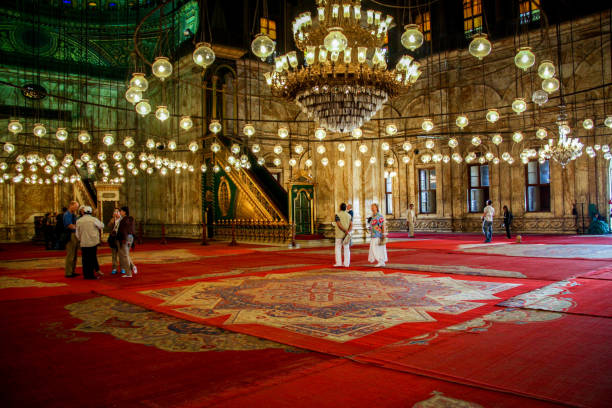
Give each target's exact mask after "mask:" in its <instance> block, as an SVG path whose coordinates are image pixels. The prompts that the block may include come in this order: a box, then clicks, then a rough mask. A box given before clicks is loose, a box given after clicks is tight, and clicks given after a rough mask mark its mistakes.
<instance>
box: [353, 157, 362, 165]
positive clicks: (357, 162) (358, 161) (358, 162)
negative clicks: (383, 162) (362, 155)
mask: <svg viewBox="0 0 612 408" xmlns="http://www.w3.org/2000/svg"><path fill="white" fill-rule="evenodd" d="M353 165H354V166H355V167H361V160H359V159H355V161H354V162H353Z"/></svg>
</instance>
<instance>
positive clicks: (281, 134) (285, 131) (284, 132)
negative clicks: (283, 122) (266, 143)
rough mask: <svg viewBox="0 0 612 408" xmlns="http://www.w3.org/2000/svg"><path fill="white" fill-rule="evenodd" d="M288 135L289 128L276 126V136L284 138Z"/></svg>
mask: <svg viewBox="0 0 612 408" xmlns="http://www.w3.org/2000/svg"><path fill="white" fill-rule="evenodd" d="M288 136H289V129H287V128H286V127H285V126H281V127H279V128H278V137H280V138H281V139H285V138H286V137H288Z"/></svg>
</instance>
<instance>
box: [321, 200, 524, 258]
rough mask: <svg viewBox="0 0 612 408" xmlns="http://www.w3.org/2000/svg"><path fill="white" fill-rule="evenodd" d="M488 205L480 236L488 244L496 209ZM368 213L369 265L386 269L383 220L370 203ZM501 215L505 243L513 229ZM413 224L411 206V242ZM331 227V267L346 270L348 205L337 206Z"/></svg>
mask: <svg viewBox="0 0 612 408" xmlns="http://www.w3.org/2000/svg"><path fill="white" fill-rule="evenodd" d="M491 204H492V201H491V200H487V203H486V206H485V208H484V210H483V215H482V232H483V234H484V236H485V242H491V239H492V238H493V217H494V216H495V209H494V208H493V206H492V205H491ZM371 210H372V216H371V217H368V220H367V226H368V227H367V228H368V230H369V231H370V234H371V240H370V251H369V254H368V262H370V263H374V262H376V265H375V266H376V267H381V266H385V262H387V260H388V258H387V245H386V241H387V236H388V231H387V226H386V224H385V218H384V217H383V216H382V214H381V213H380V211H379V209H378V204H376V203H373V204H372V206H371ZM503 211H504V212H503V216H504V223H503V225H502V226H503V227H504V228H505V229H506V236H507V237H508V239H510V238H511V234H510V226H511V225H512V220H513V216H512V213H511V212H510V210H509V209H508V206H505V205H504V207H503ZM415 224H416V213H415V210H414V204H412V203H410V205H409V206H408V213H407V216H406V227H407V229H408V237H409V238H414V227H415ZM332 225H333V226H334V229H335V231H334V237H335V239H336V245H335V256H336V263H335V264H334V267H343V266H344V267H349V266H350V264H351V249H350V246H351V238H352V230H353V209H352V206H351V205H350V204H345V203H342V204H340V211H339V212H338V213H337V214H336V215H335V218H334V222H333V223H332ZM343 260H344V261H343Z"/></svg>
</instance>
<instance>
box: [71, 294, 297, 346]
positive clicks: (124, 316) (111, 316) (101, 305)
mask: <svg viewBox="0 0 612 408" xmlns="http://www.w3.org/2000/svg"><path fill="white" fill-rule="evenodd" d="M66 309H68V310H69V311H70V314H71V315H72V316H74V317H76V318H78V319H81V320H83V322H82V323H80V324H79V325H77V326H76V327H75V328H74V329H73V330H77V331H81V332H88V333H107V334H110V335H112V336H114V337H116V338H118V339H120V340H125V341H129V342H130V343H138V344H144V345H147V346H153V347H156V348H158V349H160V350H165V351H171V352H200V351H225V350H261V349H269V348H279V349H285V350H287V351H297V349H295V348H293V347H290V346H286V345H283V344H279V343H275V342H272V341H268V340H263V339H259V338H257V337H253V336H247V335H245V334H240V333H232V332H228V331H226V330H222V329H219V328H216V327H211V326H205V325H202V324H197V323H192V322H188V321H185V320H180V319H177V318H175V317H171V316H167V315H163V314H160V313H156V312H151V311H149V310H147V309H144V308H142V307H140V306H135V305H131V304H129V303H125V302H121V301H119V300H115V299H111V298H108V297H105V296H100V297H95V298H92V299H87V300H83V301H81V302H77V303H72V304H69V305H66Z"/></svg>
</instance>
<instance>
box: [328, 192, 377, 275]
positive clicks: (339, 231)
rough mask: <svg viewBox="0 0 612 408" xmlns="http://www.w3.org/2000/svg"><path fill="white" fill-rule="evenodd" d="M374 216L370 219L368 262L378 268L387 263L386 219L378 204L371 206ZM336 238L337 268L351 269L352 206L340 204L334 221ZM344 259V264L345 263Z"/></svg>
mask: <svg viewBox="0 0 612 408" xmlns="http://www.w3.org/2000/svg"><path fill="white" fill-rule="evenodd" d="M371 210H372V216H371V217H369V218H368V229H369V230H370V234H371V235H372V239H371V241H370V252H369V254H368V262H370V263H374V262H376V265H375V266H377V267H381V266H385V262H387V242H386V241H387V235H388V233H387V227H386V224H385V218H384V217H383V216H382V214H381V213H380V211H379V210H378V204H375V203H374V204H372V206H371ZM333 225H334V228H335V232H334V236H335V238H336V247H335V255H336V263H335V264H334V266H335V267H342V266H344V267H347V268H348V267H349V266H350V264H351V248H350V246H351V235H352V230H353V210H352V207H351V205H350V204H349V205H348V206H347V204H345V203H342V204H340V211H339V212H338V213H337V214H336V216H335V219H334V223H333ZM343 258H344V262H343Z"/></svg>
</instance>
